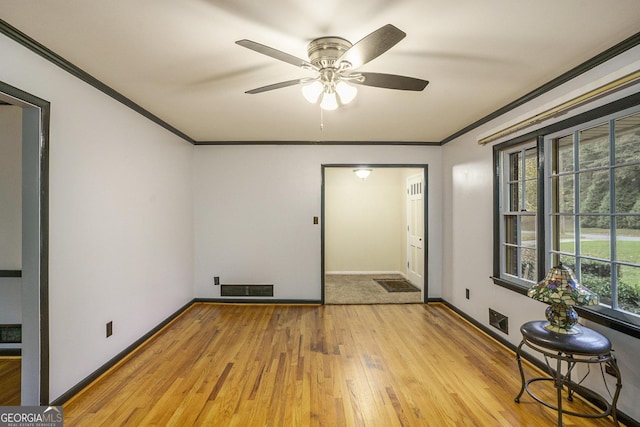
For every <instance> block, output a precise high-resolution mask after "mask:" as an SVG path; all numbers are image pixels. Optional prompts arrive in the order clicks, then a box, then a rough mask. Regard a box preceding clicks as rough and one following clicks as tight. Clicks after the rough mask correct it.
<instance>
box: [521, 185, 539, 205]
mask: <svg viewBox="0 0 640 427" xmlns="http://www.w3.org/2000/svg"><path fill="white" fill-rule="evenodd" d="M524 185H525V197H526V200H525V201H524V208H525V209H526V211H527V212H536V211H537V210H538V182H537V181H535V180H530V181H525V183H524Z"/></svg>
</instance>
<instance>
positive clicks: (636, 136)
mask: <svg viewBox="0 0 640 427" xmlns="http://www.w3.org/2000/svg"><path fill="white" fill-rule="evenodd" d="M615 127H616V142H615V151H616V163H626V162H631V161H636V160H640V114H634V115H633V116H629V117H624V118H621V119H618V120H616V122H615Z"/></svg>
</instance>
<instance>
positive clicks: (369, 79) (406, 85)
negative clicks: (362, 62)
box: [351, 73, 429, 91]
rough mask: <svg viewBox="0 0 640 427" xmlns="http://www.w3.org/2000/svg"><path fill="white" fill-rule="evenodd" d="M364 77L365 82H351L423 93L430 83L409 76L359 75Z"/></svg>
mask: <svg viewBox="0 0 640 427" xmlns="http://www.w3.org/2000/svg"><path fill="white" fill-rule="evenodd" d="M358 74H362V75H363V76H364V81H362V82H359V81H357V80H353V81H351V83H356V84H360V85H364V86H374V87H381V88H385V89H399V90H413V91H421V90H423V89H424V88H425V87H427V85H428V84H429V82H428V81H427V80H422V79H416V78H413V77H407V76H398V75H395V74H383V73H358Z"/></svg>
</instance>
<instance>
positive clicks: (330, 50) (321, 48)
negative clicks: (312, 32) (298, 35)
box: [307, 37, 352, 69]
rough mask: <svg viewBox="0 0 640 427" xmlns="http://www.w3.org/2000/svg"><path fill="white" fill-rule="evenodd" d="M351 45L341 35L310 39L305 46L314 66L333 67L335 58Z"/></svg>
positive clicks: (321, 67)
mask: <svg viewBox="0 0 640 427" xmlns="http://www.w3.org/2000/svg"><path fill="white" fill-rule="evenodd" d="M351 46H352V44H351V42H350V41H349V40H346V39H343V38H342V37H320V38H317V39H314V40H312V41H311V42H310V43H309V46H308V47H307V54H308V55H309V62H311V63H312V64H313V65H315V66H316V67H318V68H320V69H323V68H333V67H334V64H335V62H336V60H337V59H338V58H340V57H341V56H342V54H343V53H345V52H346V51H347V50H348V49H349V48H350V47H351Z"/></svg>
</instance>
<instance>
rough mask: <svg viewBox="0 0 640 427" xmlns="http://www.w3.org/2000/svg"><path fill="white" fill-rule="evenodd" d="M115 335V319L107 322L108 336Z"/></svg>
mask: <svg viewBox="0 0 640 427" xmlns="http://www.w3.org/2000/svg"><path fill="white" fill-rule="evenodd" d="M111 335H113V321H110V322H108V323H107V338H109V337H110V336H111Z"/></svg>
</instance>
